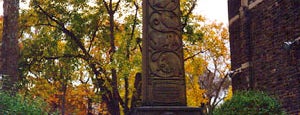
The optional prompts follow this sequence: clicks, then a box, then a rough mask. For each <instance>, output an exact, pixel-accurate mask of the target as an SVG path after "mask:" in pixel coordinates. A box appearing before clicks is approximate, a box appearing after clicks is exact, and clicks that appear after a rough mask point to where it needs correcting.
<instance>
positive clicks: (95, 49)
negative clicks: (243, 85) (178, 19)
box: [0, 0, 230, 115]
mask: <svg viewBox="0 0 300 115" xmlns="http://www.w3.org/2000/svg"><path fill="white" fill-rule="evenodd" d="M21 4H27V5H29V6H28V8H26V9H21V12H20V19H19V25H20V26H19V46H20V50H21V59H20V60H19V73H20V78H21V79H20V81H19V83H18V84H19V86H20V87H19V93H20V94H22V95H27V96H30V97H32V98H40V99H42V100H44V101H45V102H46V103H47V104H48V106H49V107H48V108H49V112H50V113H51V112H53V113H55V112H57V111H58V112H60V114H71V113H72V114H79V115H81V114H103V115H109V114H113V115H117V114H129V113H130V112H131V111H132V107H133V106H138V105H139V104H140V94H139V90H140V89H138V88H139V86H140V83H139V82H138V81H135V80H136V77H137V76H138V73H139V72H141V66H142V65H141V59H142V55H141V52H142V50H141V45H142V42H141V39H142V38H141V36H142V31H141V28H142V24H141V20H142V17H141V12H142V11H141V4H142V1H141V0H126V1H121V0H110V1H109V0H30V1H26V0H25V1H23V2H22V3H21ZM195 5H196V1H194V0H181V10H182V14H183V16H182V23H183V25H184V27H183V28H182V32H183V43H184V44H183V45H184V48H183V49H184V57H185V58H184V61H185V73H186V83H187V101H188V105H189V106H201V107H204V105H208V104H210V102H212V99H214V98H219V97H220V96H223V97H220V100H223V99H224V98H225V97H226V94H227V93H228V87H229V86H230V84H228V83H229V82H228V79H227V78H228V77H227V76H226V73H227V72H228V70H229V68H230V66H229V53H228V47H227V46H228V31H227V29H226V27H225V26H224V25H223V24H220V23H217V22H209V21H208V20H206V19H205V18H204V17H202V16H200V15H195V14H193V13H192V11H193V9H194V8H195ZM0 19H1V18H0ZM1 29H2V28H0V30H1ZM209 71H210V72H211V73H212V74H213V76H206V77H211V78H212V82H211V83H210V84H209V85H210V86H211V87H214V86H218V87H220V88H216V89H213V90H218V91H212V90H211V89H209V88H211V87H208V86H207V87H206V86H204V85H205V84H201V82H206V81H203V80H206V79H202V78H205V77H203V76H205V75H206V74H205V73H207V72H209ZM223 79H224V82H225V81H226V82H225V83H224V84H225V85H223V84H219V82H214V81H222V80H223ZM210 80H211V79H210ZM217 92H220V94H221V93H222V94H225V95H213V94H216V93H217ZM224 96H225V97H224ZM217 104H218V103H216V104H215V105H217ZM215 105H214V106H215Z"/></svg>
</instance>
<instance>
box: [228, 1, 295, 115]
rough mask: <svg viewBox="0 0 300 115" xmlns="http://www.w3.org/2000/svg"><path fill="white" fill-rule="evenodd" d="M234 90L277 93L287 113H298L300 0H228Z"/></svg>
mask: <svg viewBox="0 0 300 115" xmlns="http://www.w3.org/2000/svg"><path fill="white" fill-rule="evenodd" d="M228 11H229V32H230V49H231V61H232V62H231V63H232V70H233V71H235V74H234V75H233V76H232V84H233V89H234V90H243V89H251V88H253V89H258V90H263V91H267V92H268V93H270V94H272V95H275V96H277V97H278V98H279V99H280V101H281V102H282V105H283V107H284V108H285V109H286V110H287V111H288V113H289V114H300V56H299V55H300V43H295V44H294V45H293V47H292V48H291V49H290V50H285V49H283V47H282V46H283V43H284V42H287V41H292V40H295V39H296V38H298V37H300V0H228Z"/></svg>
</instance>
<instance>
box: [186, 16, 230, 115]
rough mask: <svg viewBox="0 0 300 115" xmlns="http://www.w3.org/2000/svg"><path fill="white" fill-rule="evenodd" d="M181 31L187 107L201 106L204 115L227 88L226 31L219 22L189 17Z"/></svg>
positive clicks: (228, 82)
mask: <svg viewBox="0 0 300 115" xmlns="http://www.w3.org/2000/svg"><path fill="white" fill-rule="evenodd" d="M184 31H185V33H184V35H183V39H184V40H185V41H186V42H185V55H186V58H185V63H186V74H187V80H188V81H187V82H188V83H187V84H188V85H187V87H191V88H188V90H187V92H188V102H189V103H188V104H190V105H194V106H200V105H202V107H203V108H204V109H203V110H204V113H206V114H211V112H212V111H213V110H214V108H215V107H216V106H217V105H218V104H220V102H222V101H223V100H224V98H225V97H226V96H227V94H228V88H229V86H230V78H229V74H228V72H229V68H230V63H229V50H228V48H227V46H228V43H229V36H228V30H227V29H226V28H225V27H224V26H223V24H222V23H216V22H209V23H208V21H206V19H205V18H204V17H202V16H197V15H191V16H190V18H189V19H188V21H187V26H186V27H185V28H184ZM191 33H192V34H191ZM226 45H227V46H226ZM195 92H196V93H195ZM199 94H200V95H199Z"/></svg>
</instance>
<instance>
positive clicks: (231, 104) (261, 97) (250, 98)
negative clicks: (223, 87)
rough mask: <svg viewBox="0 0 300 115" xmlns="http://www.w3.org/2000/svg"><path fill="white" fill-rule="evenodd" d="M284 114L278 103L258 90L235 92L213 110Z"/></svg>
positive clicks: (222, 114)
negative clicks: (230, 97)
mask: <svg viewBox="0 0 300 115" xmlns="http://www.w3.org/2000/svg"><path fill="white" fill-rule="evenodd" d="M249 114H251V115H266V114H267V115H285V112H284V111H283V110H281V107H280V103H279V102H278V101H277V100H276V99H275V98H273V97H270V96H268V95H267V94H266V93H264V92H260V91H241V92H236V93H235V94H234V95H233V97H232V99H230V100H228V101H225V103H224V104H222V105H221V106H220V107H219V108H217V109H216V110H215V111H214V115H249Z"/></svg>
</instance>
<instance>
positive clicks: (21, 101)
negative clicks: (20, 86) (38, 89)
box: [0, 91, 47, 115]
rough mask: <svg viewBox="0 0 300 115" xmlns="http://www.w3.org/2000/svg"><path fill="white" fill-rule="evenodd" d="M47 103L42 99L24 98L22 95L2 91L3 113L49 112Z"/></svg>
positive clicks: (40, 114)
mask: <svg viewBox="0 0 300 115" xmlns="http://www.w3.org/2000/svg"><path fill="white" fill-rule="evenodd" d="M46 107H47V104H46V103H45V102H43V101H42V100H40V99H34V100H33V99H29V98H24V97H22V96H21V95H16V96H10V95H9V94H7V93H4V92H1V91H0V114H1V115H15V114H17V115H43V114H47V111H46Z"/></svg>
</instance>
